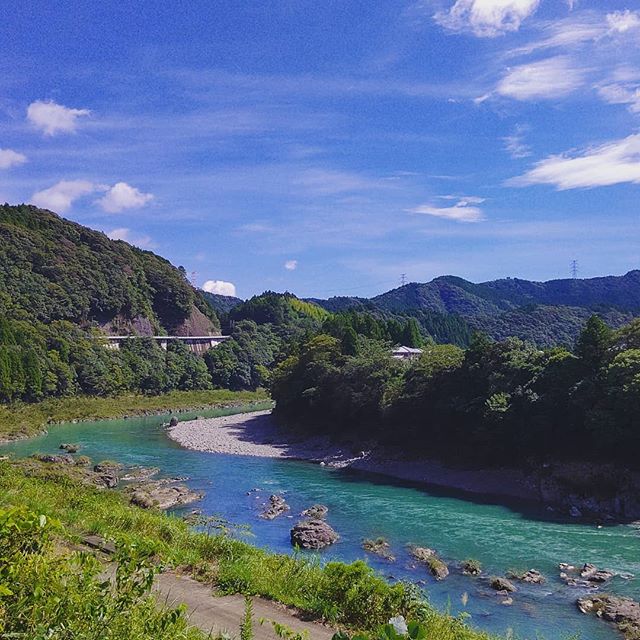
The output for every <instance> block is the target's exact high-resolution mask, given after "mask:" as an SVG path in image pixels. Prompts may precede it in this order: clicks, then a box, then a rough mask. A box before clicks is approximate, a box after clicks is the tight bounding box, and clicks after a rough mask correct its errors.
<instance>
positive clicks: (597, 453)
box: [272, 316, 640, 465]
mask: <svg viewBox="0 0 640 640" xmlns="http://www.w3.org/2000/svg"><path fill="white" fill-rule="evenodd" d="M355 346H356V348H355V352H354V350H353V345H352V344H351V342H345V340H344V338H343V339H340V338H339V337H335V336H332V335H326V334H321V335H316V336H314V337H312V338H310V339H309V340H307V341H306V342H305V343H304V344H303V345H302V346H301V347H300V349H299V350H298V351H297V352H296V353H294V354H292V355H291V356H289V357H288V358H287V359H285V360H284V361H283V362H282V363H281V364H280V365H279V366H278V367H277V369H276V371H275V372H274V374H273V378H272V396H273V398H274V400H275V401H276V403H277V404H276V411H277V414H278V415H279V416H280V417H281V419H283V420H285V421H287V422H289V423H290V424H292V425H293V426H294V427H296V425H297V426H298V427H299V428H302V427H300V425H304V428H305V429H313V430H314V432H316V433H317V432H318V431H320V432H325V433H329V434H331V435H333V436H336V437H338V438H351V439H354V440H357V441H358V442H362V441H369V442H380V443H383V444H387V445H397V446H399V447H401V448H402V449H404V450H405V452H410V453H411V455H428V456H432V457H434V456H439V457H442V458H445V459H447V458H448V459H452V460H455V461H456V462H461V461H467V462H478V463H500V464H504V463H514V464H515V463H517V462H522V461H525V460H527V459H531V458H532V457H534V458H535V457H539V458H547V457H550V456H553V457H560V458H561V457H563V456H566V457H572V458H576V457H584V458H597V459H599V460H609V461H612V460H618V461H624V462H626V463H629V464H631V465H637V456H636V455H635V452H637V451H638V448H639V446H640V422H639V420H640V418H639V416H640V321H639V320H636V321H634V322H632V323H631V324H629V325H627V326H625V327H623V328H621V329H619V330H618V331H612V330H611V329H609V327H607V325H606V324H605V323H604V322H602V320H600V319H599V318H598V317H597V316H593V317H592V318H591V319H590V320H589V321H588V322H587V324H586V326H585V328H584V329H583V331H582V333H581V335H580V336H579V338H578V340H577V342H576V345H575V348H574V349H573V350H569V349H566V348H559V347H556V348H552V349H546V350H542V349H538V348H537V347H535V346H533V345H532V344H529V343H526V342H523V341H522V340H519V339H517V338H509V339H506V340H503V341H493V340H491V339H489V338H488V337H486V336H484V335H482V334H476V335H475V336H474V338H473V340H472V342H471V345H470V346H469V348H468V349H466V350H463V349H461V348H459V347H456V346H453V345H435V344H430V345H427V346H425V349H424V353H423V354H422V356H421V357H420V358H417V359H416V360H413V361H411V362H408V363H406V362H399V361H397V360H394V359H393V358H392V357H391V355H390V352H389V347H388V345H385V343H383V342H380V341H378V340H372V339H369V338H366V337H364V336H358V337H357V340H356V342H355Z"/></svg>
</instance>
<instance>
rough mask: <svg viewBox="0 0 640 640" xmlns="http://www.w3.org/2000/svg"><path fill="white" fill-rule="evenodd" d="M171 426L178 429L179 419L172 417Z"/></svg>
mask: <svg viewBox="0 0 640 640" xmlns="http://www.w3.org/2000/svg"><path fill="white" fill-rule="evenodd" d="M169 426H170V427H177V426H178V418H176V417H175V416H171V420H169Z"/></svg>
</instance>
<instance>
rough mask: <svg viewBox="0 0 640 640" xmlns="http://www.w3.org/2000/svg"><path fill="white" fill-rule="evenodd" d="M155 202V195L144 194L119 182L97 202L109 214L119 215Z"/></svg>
mask: <svg viewBox="0 0 640 640" xmlns="http://www.w3.org/2000/svg"><path fill="white" fill-rule="evenodd" d="M151 200H153V194H151V193H143V192H142V191H140V190H139V189H136V188H135V187H132V186H131V185H129V184H127V183H126V182H117V183H116V184H114V185H113V186H112V187H110V188H109V189H108V191H107V192H106V193H105V194H104V196H102V198H100V199H98V200H97V203H98V204H99V205H100V206H101V207H102V209H104V211H106V212H107V213H119V212H120V211H124V210H125V209H137V208H140V207H143V206H144V205H145V204H147V203H148V202H149V201H151Z"/></svg>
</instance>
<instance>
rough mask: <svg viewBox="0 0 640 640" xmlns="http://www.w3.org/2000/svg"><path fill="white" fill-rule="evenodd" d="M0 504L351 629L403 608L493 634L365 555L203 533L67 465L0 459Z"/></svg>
mask: <svg viewBox="0 0 640 640" xmlns="http://www.w3.org/2000/svg"><path fill="white" fill-rule="evenodd" d="M0 505H1V506H3V507H8V506H16V505H24V506H26V507H27V508H28V509H29V510H31V511H33V512H35V513H37V514H44V515H46V516H47V517H54V518H56V519H57V520H59V521H60V522H61V523H62V528H61V534H60V535H61V536H62V537H63V538H65V539H68V540H72V541H73V540H77V539H78V536H80V535H83V534H98V535H101V536H103V537H105V538H108V539H111V540H116V541H118V542H122V543H125V544H129V545H134V546H135V548H137V549H139V550H141V551H144V552H145V553H150V554H152V555H153V557H155V558H156V560H157V561H158V562H159V563H164V564H168V565H171V566H173V567H178V568H181V569H182V570H185V571H188V572H189V573H191V574H192V575H194V576H196V577H200V578H201V579H203V580H206V581H209V582H211V583H212V584H214V585H215V586H216V587H217V589H218V591H219V592H220V593H244V594H255V595H261V596H264V597H266V598H270V599H272V600H275V601H278V602H281V603H283V604H286V605H290V606H293V607H296V608H298V609H299V610H301V611H304V612H306V613H307V614H309V615H310V616H312V617H314V618H316V619H324V620H326V621H328V622H331V623H334V624H339V625H345V626H347V627H349V628H354V629H368V630H371V629H375V628H376V627H377V626H378V625H379V624H381V623H385V622H387V621H388V619H389V618H390V617H392V616H395V615H398V614H402V615H404V616H405V617H406V618H407V619H414V620H416V619H418V620H421V621H423V622H424V624H425V625H426V629H427V631H428V636H427V637H430V638H438V640H490V639H491V636H489V635H488V634H485V633H482V632H478V631H475V630H472V629H470V628H469V627H468V626H467V625H466V624H465V623H464V621H463V620H462V619H460V618H454V617H451V616H449V615H447V614H443V613H440V612H437V611H436V610H434V609H433V608H431V607H430V606H429V605H428V604H427V603H426V602H424V601H422V600H421V599H419V598H418V595H417V593H416V592H415V591H414V589H412V588H411V587H409V586H408V585H405V584H401V583H400V584H395V585H390V584H388V583H387V582H385V581H384V580H383V579H382V578H380V577H378V576H377V575H375V574H374V572H373V571H372V570H371V569H370V568H369V567H368V566H367V565H366V564H365V563H363V562H355V563H352V564H349V565H347V564H344V563H339V562H330V563H328V564H326V565H321V564H320V563H319V562H318V561H317V560H313V559H311V560H309V559H305V558H302V557H294V556H289V555H282V554H270V553H267V552H266V551H263V550H261V549H258V548H256V547H253V546H251V545H249V544H247V543H245V542H243V541H239V540H236V539H233V538H231V537H229V536H227V535H223V534H217V535H207V534H206V533H199V532H196V531H194V530H193V529H192V528H190V527H189V525H188V524H187V523H186V522H185V521H184V520H183V519H181V518H178V517H175V516H171V515H166V514H163V513H160V512H157V511H153V510H149V511H147V510H142V509H139V508H136V507H132V506H130V505H129V504H128V503H127V502H126V500H125V497H124V496H123V495H122V494H120V493H119V492H117V491H104V490H97V489H95V488H92V487H89V486H86V485H83V484H81V483H80V482H78V480H75V479H73V478H71V477H69V475H68V470H65V469H64V468H62V466H61V467H56V466H55V465H44V464H38V463H36V462H34V461H20V462H7V461H5V462H0Z"/></svg>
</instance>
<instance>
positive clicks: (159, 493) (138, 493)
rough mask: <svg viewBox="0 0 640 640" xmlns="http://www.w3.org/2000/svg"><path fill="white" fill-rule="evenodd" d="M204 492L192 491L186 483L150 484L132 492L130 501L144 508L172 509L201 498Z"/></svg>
mask: <svg viewBox="0 0 640 640" xmlns="http://www.w3.org/2000/svg"><path fill="white" fill-rule="evenodd" d="M200 498H202V494H200V493H196V492H195V491H191V489H189V487H186V486H185V485H174V486H167V485H163V484H161V485H156V484H148V485H145V486H144V487H138V488H136V489H134V490H133V491H132V492H131V497H130V502H131V504H134V505H136V506H138V507H142V508H143V509H151V508H152V507H155V508H157V509H172V508H174V507H179V506H181V505H185V504H190V503H191V502H195V501H196V500H200Z"/></svg>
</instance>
